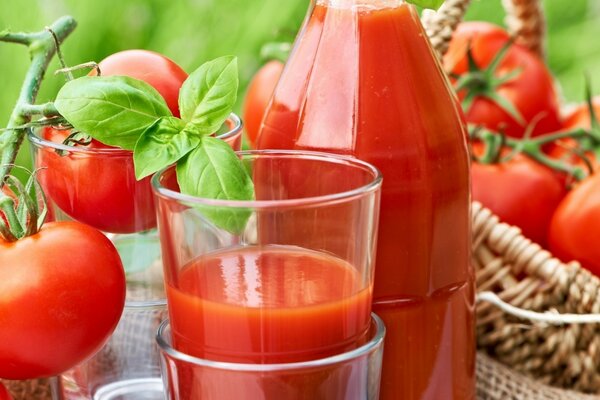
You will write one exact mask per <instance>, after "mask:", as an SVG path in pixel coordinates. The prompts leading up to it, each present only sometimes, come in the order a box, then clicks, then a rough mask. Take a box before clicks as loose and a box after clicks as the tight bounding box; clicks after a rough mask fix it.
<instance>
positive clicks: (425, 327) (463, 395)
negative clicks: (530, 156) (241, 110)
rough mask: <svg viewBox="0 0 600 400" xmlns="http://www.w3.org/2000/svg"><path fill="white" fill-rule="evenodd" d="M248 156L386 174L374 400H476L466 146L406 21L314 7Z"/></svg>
mask: <svg viewBox="0 0 600 400" xmlns="http://www.w3.org/2000/svg"><path fill="white" fill-rule="evenodd" d="M258 147H259V148H263V149H267V148H278V149H281V148H283V149H309V150H318V151H328V152H336V153H341V154H350V155H354V156H356V157H358V158H360V159H362V160H364V161H368V162H370V163H372V164H374V165H375V166H377V167H378V168H379V169H380V170H381V171H382V173H383V177H384V180H383V188H382V201H381V214H380V223H379V234H378V249H377V259H376V270H375V286H374V294H373V307H374V311H375V312H376V313H378V314H379V315H380V316H381V317H382V318H383V320H384V322H385V324H386V328H387V335H386V343H385V350H384V366H383V378H382V387H381V390H382V393H381V399H383V400H387V399H402V400H410V399H439V398H444V399H470V398H474V397H475V385H474V383H475V374H474V365H475V339H474V280H473V270H472V268H471V266H470V261H469V256H470V253H469V252H470V209H469V205H470V182H469V160H468V154H467V146H466V134H465V129H464V125H463V121H462V118H461V114H460V110H459V105H458V101H457V99H456V96H455V95H454V94H453V93H452V91H451V89H450V87H449V85H448V81H447V79H446V77H445V76H444V74H443V72H442V70H441V68H440V66H439V63H438V62H437V60H436V58H435V56H434V54H433V52H432V50H431V47H430V45H429V43H428V41H427V39H426V34H425V32H424V31H423V29H422V27H421V25H420V21H419V16H418V14H417V12H416V11H415V9H414V8H413V7H412V6H409V5H407V4H405V3H404V2H403V1H401V0H329V1H317V2H316V4H315V5H314V7H313V8H312V9H311V10H310V13H309V17H308V18H307V19H306V21H305V24H304V27H303V29H302V30H301V32H300V35H299V37H298V39H297V40H296V44H295V47H294V50H293V51H292V54H291V56H290V59H289V60H288V63H287V65H286V67H285V69H284V72H283V74H282V77H281V80H280V82H279V84H278V86H277V89H276V91H275V94H274V97H273V99H272V101H271V104H270V106H269V109H268V110H267V113H266V115H265V118H264V120H263V126H262V128H261V132H260V135H259V138H258Z"/></svg>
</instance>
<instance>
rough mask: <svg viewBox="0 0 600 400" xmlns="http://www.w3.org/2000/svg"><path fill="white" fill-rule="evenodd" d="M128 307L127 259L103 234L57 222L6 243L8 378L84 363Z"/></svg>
mask: <svg viewBox="0 0 600 400" xmlns="http://www.w3.org/2000/svg"><path fill="white" fill-rule="evenodd" d="M124 302H125V273H124V271H123V266H122V264H121V259H120V258H119V254H118V253H117V250H116V249H115V247H114V246H113V244H112V243H111V242H110V240H108V238H106V236H104V235H103V234H102V233H101V232H99V231H97V230H96V229H94V228H91V227H89V226H87V225H85V224H81V223H78V222H52V223H48V224H45V225H44V226H43V227H42V229H41V230H40V231H39V232H38V233H37V234H35V235H33V236H30V237H27V238H23V239H21V240H18V241H16V242H12V243H8V242H5V241H1V240H0V326H2V329H0V378H3V379H33V378H41V377H49V376H53V375H58V374H60V373H62V372H64V371H66V370H68V369H70V368H72V367H74V366H75V365H77V364H78V363H80V362H82V361H84V360H85V359H86V358H88V357H90V356H91V355H93V354H94V353H95V352H96V351H97V350H99V349H100V348H101V347H102V345H103V344H104V343H105V342H106V340H107V339H108V337H109V336H110V335H111V333H112V332H113V331H114V329H115V327H116V326H117V323H118V321H119V318H120V316H121V313H122V311H123V306H124Z"/></svg>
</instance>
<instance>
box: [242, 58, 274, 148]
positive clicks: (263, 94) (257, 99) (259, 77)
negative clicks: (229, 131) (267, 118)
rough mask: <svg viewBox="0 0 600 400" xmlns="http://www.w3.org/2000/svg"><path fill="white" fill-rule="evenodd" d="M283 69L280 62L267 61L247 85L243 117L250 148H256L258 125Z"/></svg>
mask: <svg viewBox="0 0 600 400" xmlns="http://www.w3.org/2000/svg"><path fill="white" fill-rule="evenodd" d="M283 67H284V64H283V63H282V62H281V61H277V60H272V61H269V62H268V63H266V64H265V65H263V66H262V67H261V68H260V69H259V70H258V72H257V73H256V74H255V75H254V77H253V78H252V80H251V81H250V84H249V85H248V91H247V93H246V99H245V101H244V110H243V115H244V126H245V128H246V135H247V138H248V140H249V141H250V144H251V145H252V147H255V146H256V139H257V137H258V132H259V130H260V124H261V123H262V119H263V116H264V115H265V111H266V110H267V106H268V105H269V101H271V96H272V95H273V92H274V91H275V86H277V82H278V81H279V77H280V76H281V73H282V72H283Z"/></svg>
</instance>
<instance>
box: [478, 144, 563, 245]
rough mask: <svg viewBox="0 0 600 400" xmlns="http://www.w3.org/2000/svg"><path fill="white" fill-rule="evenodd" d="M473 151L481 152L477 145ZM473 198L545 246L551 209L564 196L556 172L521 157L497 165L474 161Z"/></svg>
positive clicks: (519, 155)
mask: <svg viewBox="0 0 600 400" xmlns="http://www.w3.org/2000/svg"><path fill="white" fill-rule="evenodd" d="M474 151H475V152H476V153H479V152H480V148H478V146H477V144H475V148H474ZM471 176H472V196H473V200H476V201H479V202H480V203H482V204H483V205H484V206H485V207H487V208H489V209H490V210H492V212H494V213H495V214H496V215H498V217H500V220H501V221H503V222H506V223H508V224H510V225H515V226H518V227H519V228H521V231H522V232H523V235H525V236H526V237H528V238H529V239H531V240H533V241H534V242H536V243H538V244H540V245H545V244H546V238H547V234H548V226H549V224H550V219H551V218H552V214H553V213H554V210H555V209H556V207H557V206H558V204H559V203H560V201H561V200H562V198H563V197H564V196H565V195H566V188H565V185H564V184H563V183H562V182H561V179H560V178H559V177H558V176H557V174H556V173H554V172H553V171H551V170H550V169H548V168H546V167H545V166H543V165H540V164H538V163H537V162H535V161H533V160H532V159H530V158H529V157H527V156H525V155H523V154H517V155H515V156H514V157H513V158H512V159H511V160H509V161H506V162H503V163H500V164H480V163H478V162H473V164H472V168H471Z"/></svg>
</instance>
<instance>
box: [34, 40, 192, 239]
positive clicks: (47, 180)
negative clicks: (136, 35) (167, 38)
mask: <svg viewBox="0 0 600 400" xmlns="http://www.w3.org/2000/svg"><path fill="white" fill-rule="evenodd" d="M99 66H100V71H101V74H102V75H105V76H110V75H126V76H130V77H133V78H136V79H140V80H143V81H145V82H146V83H148V84H150V85H152V86H154V88H155V89H156V90H157V91H158V92H159V93H160V94H161V95H162V96H163V97H164V99H165V100H166V102H167V104H168V106H169V108H170V109H171V112H172V113H173V114H174V115H175V116H179V109H178V106H177V102H178V96H179V89H180V87H181V85H182V84H183V82H184V81H185V79H186V78H187V74H186V73H185V71H184V70H183V69H181V68H180V67H179V66H178V65H177V64H175V63H174V62H173V61H171V60H169V59H168V58H167V57H165V56H163V55H161V54H158V53H154V52H151V51H147V50H126V51H122V52H119V53H115V54H113V55H111V56H108V57H107V58H105V59H104V60H102V61H101V62H100V63H99ZM93 74H95V71H93V72H92V75H93ZM69 133H70V132H69V131H64V130H63V131H59V130H55V129H51V128H45V129H44V131H43V136H44V138H45V139H47V140H50V141H52V142H55V143H62V142H63V141H64V140H65V139H66V137H67V136H68V135H69ZM86 149H91V150H94V152H90V151H85V150H86ZM79 150H80V151H73V152H71V153H69V154H68V155H66V156H60V155H59V154H57V153H56V152H55V151H54V149H52V148H49V147H45V148H42V149H39V150H38V157H37V167H38V168H45V169H44V170H43V171H42V172H40V173H39V179H40V183H41V184H42V186H43V188H44V190H45V192H46V193H47V194H48V196H49V198H50V199H51V200H52V201H53V202H54V203H55V204H56V205H57V206H58V208H60V210H62V211H63V212H64V213H66V214H67V215H68V216H69V217H71V218H73V219H76V220H78V221H81V222H84V223H86V224H89V225H91V226H93V227H95V228H98V229H100V230H102V231H105V232H111V233H133V232H139V231H144V230H148V229H151V228H154V227H155V226H156V217H155V212H154V197H153V194H152V188H151V185H150V177H148V178H145V179H142V180H141V181H139V182H138V181H136V179H135V169H134V164H133V154H132V152H130V151H125V150H121V149H118V148H114V147H111V146H106V145H104V144H102V143H100V142H98V141H95V140H93V141H92V143H91V144H90V145H88V146H81V147H79Z"/></svg>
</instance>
